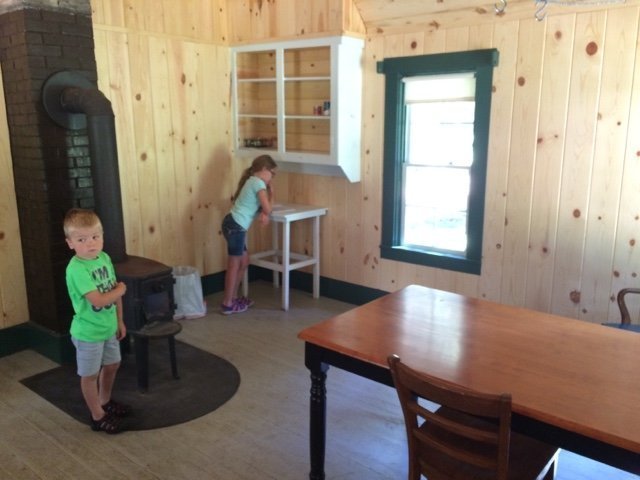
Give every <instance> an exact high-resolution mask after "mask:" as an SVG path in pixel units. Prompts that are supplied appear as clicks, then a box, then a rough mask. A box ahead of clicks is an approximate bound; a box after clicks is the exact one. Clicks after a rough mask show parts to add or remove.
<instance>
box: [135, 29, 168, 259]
mask: <svg viewBox="0 0 640 480" xmlns="http://www.w3.org/2000/svg"><path fill="white" fill-rule="evenodd" d="M128 39H129V41H128V44H129V55H128V58H130V59H133V61H132V62H131V68H130V75H131V92H130V94H131V97H130V99H129V101H130V102H131V108H132V116H133V119H134V122H133V124H132V125H131V127H132V131H133V132H132V133H133V141H134V149H135V150H134V152H133V153H134V156H133V157H132V158H130V159H128V162H131V164H133V165H135V167H134V168H136V170H137V175H136V177H137V179H138V184H137V189H138V191H139V192H140V194H139V199H140V212H139V217H140V218H141V219H143V220H142V221H141V222H140V229H141V232H140V234H141V249H140V250H139V251H140V252H141V253H142V254H143V255H144V256H145V257H148V258H152V259H159V258H162V249H161V238H162V235H163V232H162V230H161V229H160V206H159V203H160V202H159V201H158V199H159V198H160V189H159V185H158V171H157V163H158V155H157V152H156V135H155V128H154V123H153V122H152V121H150V122H140V121H136V120H137V119H142V118H149V119H153V108H154V104H153V99H152V93H151V92H152V87H151V77H150V76H149V67H150V65H149V63H148V62H149V59H150V58H151V56H150V52H149V41H148V37H147V36H142V35H134V34H130V35H128Z"/></svg>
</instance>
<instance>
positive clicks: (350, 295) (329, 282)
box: [201, 265, 389, 305]
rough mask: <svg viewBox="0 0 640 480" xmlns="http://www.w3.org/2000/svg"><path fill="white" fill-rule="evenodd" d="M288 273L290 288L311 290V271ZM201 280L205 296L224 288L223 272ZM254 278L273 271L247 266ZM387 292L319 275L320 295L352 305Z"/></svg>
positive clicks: (269, 278) (270, 277)
mask: <svg viewBox="0 0 640 480" xmlns="http://www.w3.org/2000/svg"><path fill="white" fill-rule="evenodd" d="M289 275H290V277H289V282H290V285H291V288H295V289H296V290H302V291H305V292H312V291H313V275H312V274H311V273H307V272H300V271H297V270H294V271H292V272H290V273H289ZM201 280H202V291H203V294H204V295H205V296H206V295H211V294H213V293H217V292H221V291H223V290H224V272H219V273H215V274H212V275H206V276H204V277H202V279H201ZM255 280H264V281H267V282H271V281H272V280H273V272H272V271H271V270H269V269H267V268H262V267H256V266H254V265H251V266H249V282H252V281H255ZM387 293H389V292H385V291H384V290H378V289H375V288H369V287H363V286H362V285H356V284H354V283H348V282H343V281H341V280H334V279H332V278H325V277H322V276H321V277H320V295H322V296H323V297H327V298H331V299H333V300H339V301H341V302H346V303H351V304H353V305H363V304H365V303H367V302H370V301H371V300H375V299H376V298H380V297H381V296H383V295H386V294H387Z"/></svg>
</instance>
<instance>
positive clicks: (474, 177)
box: [377, 49, 499, 275]
mask: <svg viewBox="0 0 640 480" xmlns="http://www.w3.org/2000/svg"><path fill="white" fill-rule="evenodd" d="M498 57H499V55H498V50H497V49H483V50H473V51H466V52H454V53H440V54H433V55H419V56H411V57H397V58H389V59H384V60H382V61H380V62H378V64H377V71H378V73H382V74H384V75H385V117H384V118H385V124H384V151H383V155H384V160H383V190H382V238H381V245H380V250H381V252H380V255H381V257H382V258H386V259H389V260H396V261H401V262H408V263H413V264H418V265H426V266H431V267H435V268H442V269H446V270H453V271H459V272H465V273H471V274H476V275H479V274H480V272H481V269H482V235H483V225H484V203H485V190H486V176H487V151H488V143H489V121H490V114H491V94H492V88H493V84H492V82H493V68H494V66H495V65H497V64H498ZM457 73H473V74H474V76H475V79H476V88H475V115H474V142H473V163H472V165H471V167H470V191H469V196H468V200H467V225H466V227H467V248H466V251H465V252H462V253H457V252H442V251H437V250H430V249H424V248H414V247H411V246H405V245H401V243H400V242H401V240H400V239H401V228H402V219H403V211H402V205H403V201H402V200H403V178H402V176H403V162H404V158H405V151H404V149H405V134H406V108H405V102H404V82H403V79H405V78H407V77H417V76H428V75H451V74H457Z"/></svg>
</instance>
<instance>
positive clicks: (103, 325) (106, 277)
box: [66, 252, 118, 342]
mask: <svg viewBox="0 0 640 480" xmlns="http://www.w3.org/2000/svg"><path fill="white" fill-rule="evenodd" d="M66 279H67V289H68V290H69V297H70V298H71V304H72V305H73V311H74V312H75V315H74V316H73V320H72V321H71V336H73V337H74V338H77V339H78V340H82V341H85V342H101V341H104V340H107V339H109V338H111V336H112V335H113V334H115V333H116V330H117V329H118V316H117V312H116V305H115V303H112V304H110V305H107V306H105V307H102V308H95V307H94V306H93V305H91V302H89V301H88V300H87V299H86V298H85V295H86V294H87V293H89V292H92V291H94V290H98V291H99V292H100V293H105V292H108V291H110V290H111V289H113V287H114V286H115V285H116V283H117V280H116V274H115V270H114V268H113V264H112V263H111V258H110V257H109V255H107V254H106V253H105V252H100V254H99V255H98V256H97V257H96V258H95V259H93V260H85V259H82V258H79V257H77V256H74V257H73V258H72V259H71V260H70V261H69V265H67V274H66Z"/></svg>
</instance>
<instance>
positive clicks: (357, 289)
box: [0, 265, 388, 364]
mask: <svg viewBox="0 0 640 480" xmlns="http://www.w3.org/2000/svg"><path fill="white" fill-rule="evenodd" d="M289 275H290V277H289V280H290V285H291V288H295V289H297V290H302V291H305V292H312V291H313V275H312V274H311V273H307V272H300V271H293V272H290V274H289ZM200 280H201V282H202V293H203V295H205V296H206V295H211V294H213V293H217V292H221V291H223V290H224V272H218V273H214V274H211V275H205V276H203V277H201V279H200ZM255 280H265V281H267V282H271V281H272V280H273V272H272V271H271V270H269V269H266V268H262V267H255V266H253V265H252V266H250V267H249V281H250V282H252V281H255ZM387 293H388V292H385V291H384V290H378V289H375V288H369V287H363V286H362V285H356V284H353V283H348V282H343V281H340V280H334V279H331V278H324V277H320V295H322V296H323V297H327V298H331V299H334V300H339V301H341V302H346V303H351V304H353V305H362V304H365V303H367V302H370V301H371V300H375V299H376V298H379V297H381V296H383V295H385V294H387ZM27 348H30V349H32V350H35V351H36V352H38V353H40V354H42V355H44V356H45V357H47V358H50V359H51V360H53V361H54V362H57V363H60V364H62V363H70V362H74V361H75V349H74V348H73V344H72V343H71V337H70V335H69V334H68V333H67V334H60V333H58V332H54V331H52V330H48V329H46V328H44V327H42V326H40V325H38V324H36V323H33V322H26V323H22V324H20V325H16V326H13V327H9V328H5V329H2V330H0V358H2V357H4V356H7V355H11V354H13V353H17V352H19V351H21V350H25V349H27Z"/></svg>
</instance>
